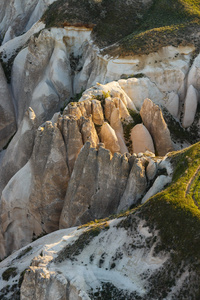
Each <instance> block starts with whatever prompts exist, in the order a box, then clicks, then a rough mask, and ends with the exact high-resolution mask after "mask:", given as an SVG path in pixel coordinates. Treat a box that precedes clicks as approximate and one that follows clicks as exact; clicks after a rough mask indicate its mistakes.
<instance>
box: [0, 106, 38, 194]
mask: <svg viewBox="0 0 200 300" xmlns="http://www.w3.org/2000/svg"><path fill="white" fill-rule="evenodd" d="M36 130H37V119H36V116H35V113H34V111H33V110H32V109H31V108H29V109H28V110H27V112H26V113H25V115H24V118H23V120H22V122H21V125H20V127H19V129H18V131H17V133H16V134H15V136H14V137H13V139H12V141H11V142H10V144H9V146H8V148H7V150H6V153H5V155H4V159H3V162H2V165H1V170H0V195H1V192H2V190H3V189H4V187H5V186H6V184H7V183H8V181H9V180H10V179H11V178H12V176H14V175H15V174H16V173H17V172H18V171H19V170H20V169H21V168H22V167H23V166H24V165H25V164H26V163H27V162H28V160H29V158H30V157H31V154H32V151H33V145H34V139H35V134H36Z"/></svg>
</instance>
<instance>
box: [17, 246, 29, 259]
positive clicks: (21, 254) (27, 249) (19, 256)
mask: <svg viewBox="0 0 200 300" xmlns="http://www.w3.org/2000/svg"><path fill="white" fill-rule="evenodd" d="M32 249H33V248H32V247H31V246H29V247H27V248H25V249H24V250H22V251H21V252H20V253H19V255H18V256H17V259H20V258H21V257H23V256H24V255H26V254H27V253H28V252H30V251H31V250H32Z"/></svg>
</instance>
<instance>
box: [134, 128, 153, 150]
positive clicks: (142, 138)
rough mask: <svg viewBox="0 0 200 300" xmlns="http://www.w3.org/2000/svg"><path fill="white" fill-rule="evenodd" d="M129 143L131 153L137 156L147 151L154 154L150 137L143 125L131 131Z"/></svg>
mask: <svg viewBox="0 0 200 300" xmlns="http://www.w3.org/2000/svg"><path fill="white" fill-rule="evenodd" d="M131 141H132V149H133V153H136V154H138V153H140V152H146V151H147V150H148V151H150V152H153V153H155V149H154V145H153V140H152V137H151V135H150V133H149V132H148V130H147V129H146V127H145V126H144V125H143V124H137V125H136V126H134V127H133V128H132V129H131Z"/></svg>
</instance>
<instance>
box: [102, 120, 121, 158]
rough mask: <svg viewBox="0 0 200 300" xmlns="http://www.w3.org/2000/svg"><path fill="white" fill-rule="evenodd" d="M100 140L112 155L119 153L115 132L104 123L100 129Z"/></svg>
mask: <svg viewBox="0 0 200 300" xmlns="http://www.w3.org/2000/svg"><path fill="white" fill-rule="evenodd" d="M100 139H101V142H102V143H104V144H105V147H106V149H109V150H110V151H111V153H112V154H113V153H115V152H120V146H119V142H118V138H117V136H116V134H115V131H114V129H112V127H111V126H110V125H109V124H108V123H107V122H104V124H103V126H102V127H101V132H100Z"/></svg>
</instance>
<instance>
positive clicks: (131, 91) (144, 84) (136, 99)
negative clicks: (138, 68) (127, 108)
mask: <svg viewBox="0 0 200 300" xmlns="http://www.w3.org/2000/svg"><path fill="white" fill-rule="evenodd" d="M118 83H119V85H120V86H121V87H122V89H123V90H124V91H125V92H126V94H127V95H128V96H129V97H130V98H131V100H132V101H133V103H134V105H135V106H136V108H137V109H138V110H140V109H141V106H142V104H143V102H144V99H146V98H150V99H153V101H154V102H155V103H159V102H161V100H162V99H163V93H161V91H160V90H159V89H158V88H157V86H156V84H155V83H153V82H151V81H150V80H149V78H140V79H138V78H129V79H127V80H125V79H120V80H119V81H118Z"/></svg>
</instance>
